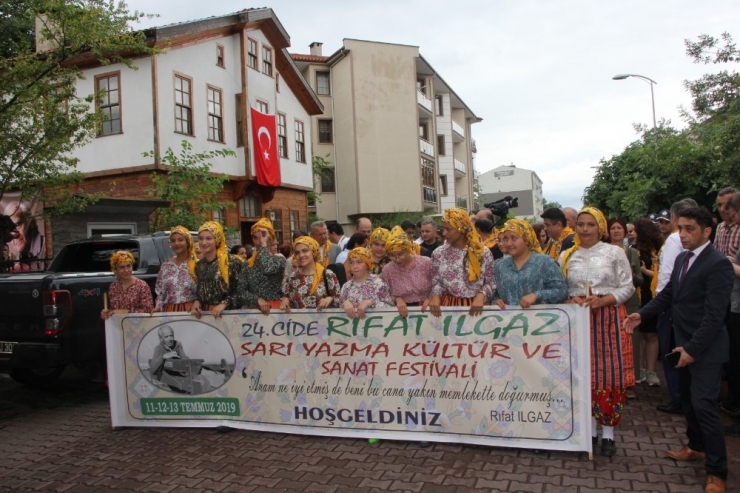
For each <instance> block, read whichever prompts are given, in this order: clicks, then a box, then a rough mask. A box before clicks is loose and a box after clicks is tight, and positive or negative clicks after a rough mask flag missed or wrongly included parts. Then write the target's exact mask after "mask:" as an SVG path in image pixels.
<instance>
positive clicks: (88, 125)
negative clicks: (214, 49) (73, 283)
mask: <svg viewBox="0 0 740 493" xmlns="http://www.w3.org/2000/svg"><path fill="white" fill-rule="evenodd" d="M37 16H42V17H41V18H42V19H44V22H43V27H42V28H41V29H40V32H39V33H38V34H39V37H40V38H39V39H40V40H41V45H42V47H48V49H46V50H44V51H41V52H39V53H37V52H36V47H35V43H34V41H35V39H34V36H33V33H34V19H35V18H36V17H37ZM142 16H143V14H140V13H138V12H133V13H132V12H129V11H128V9H127V7H126V4H125V3H123V2H114V1H112V0H111V1H106V0H24V1H20V0H0V27H2V33H3V36H2V40H0V128H2V129H3V130H2V132H0V199H1V198H2V196H3V195H4V194H5V193H6V192H9V191H19V192H20V193H21V198H22V199H23V200H28V201H33V200H39V199H43V200H44V203H45V205H46V206H47V207H53V209H52V212H53V213H57V214H63V213H66V212H70V211H72V210H79V209H80V208H83V207H84V206H86V205H87V204H88V203H90V202H91V201H94V200H95V199H96V196H89V195H85V194H84V193H83V192H82V190H81V189H80V187H79V183H80V182H81V181H82V180H83V178H84V175H83V174H82V173H79V172H77V171H76V166H77V159H76V158H74V157H73V155H72V153H73V151H74V150H75V149H76V148H78V147H79V146H82V145H84V144H86V143H87V142H89V140H90V139H91V138H92V137H93V136H94V135H95V133H96V129H97V125H98V124H99V122H100V121H101V114H100V113H99V112H97V111H95V107H94V102H95V95H94V94H78V93H77V91H76V85H77V82H78V81H79V80H81V79H82V78H83V73H82V70H81V69H80V68H79V65H80V63H91V62H92V63H100V64H103V65H107V64H109V63H122V64H124V65H125V66H127V67H130V68H132V69H133V68H134V67H133V64H132V63H131V61H130V56H131V55H136V54H145V53H153V52H155V51H156V50H154V49H152V48H150V47H148V46H147V43H146V37H145V35H144V33H143V32H134V31H133V30H132V29H131V28H130V27H129V23H130V22H135V21H137V20H138V19H139V18H141V17H142ZM6 223H7V220H6V221H0V224H6ZM9 234H10V232H9V231H7V228H2V227H0V242H5V241H7V238H8V237H9V236H8V235H9Z"/></svg>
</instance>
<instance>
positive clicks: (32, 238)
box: [0, 192, 46, 272]
mask: <svg viewBox="0 0 740 493" xmlns="http://www.w3.org/2000/svg"><path fill="white" fill-rule="evenodd" d="M42 212H43V204H42V203H40V202H29V201H25V200H21V196H20V193H18V192H10V193H5V194H4V195H3V197H2V200H0V214H2V215H3V216H5V217H4V218H2V220H4V221H12V223H13V224H12V225H8V226H9V228H10V229H11V235H12V239H11V240H10V241H8V242H7V243H6V244H5V245H3V266H4V270H5V271H11V272H25V271H37V270H43V269H44V266H43V263H42V262H33V260H35V259H44V258H45V257H46V238H45V236H44V219H43V216H42ZM6 218H7V219H6ZM13 225H14V226H13Z"/></svg>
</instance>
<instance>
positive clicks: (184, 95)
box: [175, 75, 193, 135]
mask: <svg viewBox="0 0 740 493" xmlns="http://www.w3.org/2000/svg"><path fill="white" fill-rule="evenodd" d="M192 87H193V81H192V80H191V79H189V78H187V77H183V76H182V75H175V132H177V133H180V134H185V135H193V91H192V90H191V89H192Z"/></svg>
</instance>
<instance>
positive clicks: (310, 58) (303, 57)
mask: <svg viewBox="0 0 740 493" xmlns="http://www.w3.org/2000/svg"><path fill="white" fill-rule="evenodd" d="M290 56H291V57H292V58H293V60H295V61H296V62H325V61H327V60H328V59H329V57H328V56H316V55H300V54H297V53H291V54H290Z"/></svg>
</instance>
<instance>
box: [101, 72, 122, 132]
mask: <svg viewBox="0 0 740 493" xmlns="http://www.w3.org/2000/svg"><path fill="white" fill-rule="evenodd" d="M114 77H115V79H116V84H117V88H116V91H117V93H118V103H116V104H106V105H103V104H101V103H102V101H101V99H100V96H99V95H100V81H101V80H103V79H112V78H114ZM108 87H110V84H109V85H108ZM105 92H106V94H109V93H110V92H111V91H110V90H107V91H105ZM122 94H123V93H122V91H121V71H120V70H116V71H114V72H106V73H104V74H98V75H96V76H95V109H96V110H97V111H99V112H102V111H103V109H104V108H112V107H114V106H118V118H109V119H107V120H103V121H101V122H100V124H99V125H98V132H97V136H98V137H108V136H109V135H120V134H122V133H123V98H122ZM115 120H118V128H119V131H118V132H113V131H111V132H108V133H104V132H103V128H104V126H105V125H104V124H105V123H106V122H113V121H115ZM111 128H112V124H111Z"/></svg>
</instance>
